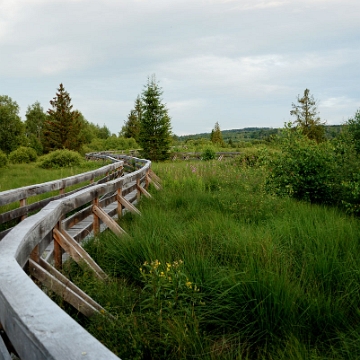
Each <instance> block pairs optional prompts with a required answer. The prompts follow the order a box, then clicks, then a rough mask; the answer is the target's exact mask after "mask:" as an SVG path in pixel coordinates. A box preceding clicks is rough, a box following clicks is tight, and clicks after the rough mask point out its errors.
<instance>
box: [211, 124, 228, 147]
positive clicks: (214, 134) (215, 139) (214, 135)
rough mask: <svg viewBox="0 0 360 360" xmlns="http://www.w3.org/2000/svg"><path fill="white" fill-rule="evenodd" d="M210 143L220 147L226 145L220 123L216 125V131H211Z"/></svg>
mask: <svg viewBox="0 0 360 360" xmlns="http://www.w3.org/2000/svg"><path fill="white" fill-rule="evenodd" d="M210 141H211V142H212V143H214V144H216V145H219V146H224V145H225V144H224V140H223V138H222V134H221V130H220V126H219V123H218V122H216V123H215V126H214V129H213V130H211V135H210Z"/></svg>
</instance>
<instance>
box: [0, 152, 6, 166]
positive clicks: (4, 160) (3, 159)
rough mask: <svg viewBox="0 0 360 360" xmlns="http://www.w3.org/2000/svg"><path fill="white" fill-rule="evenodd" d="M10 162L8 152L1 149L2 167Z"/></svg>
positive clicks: (0, 164) (0, 163)
mask: <svg viewBox="0 0 360 360" xmlns="http://www.w3.org/2000/svg"><path fill="white" fill-rule="evenodd" d="M7 164H8V158H7V156H6V154H5V153H4V152H3V151H1V150H0V168H2V167H5V166H6V165H7Z"/></svg>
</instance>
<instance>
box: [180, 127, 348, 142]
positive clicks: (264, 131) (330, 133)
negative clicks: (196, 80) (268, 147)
mask: <svg viewBox="0 0 360 360" xmlns="http://www.w3.org/2000/svg"><path fill="white" fill-rule="evenodd" d="M341 129H342V125H325V136H326V138H327V139H333V138H335V137H336V136H337V135H338V134H339V133H340V132H341ZM280 131H281V129H280V128H269V127H260V128H259V127H248V128H244V129H232V130H222V131H221V134H222V137H223V140H224V142H225V143H229V142H230V143H238V142H242V141H245V142H247V141H249V142H250V141H253V140H262V141H271V139H272V137H274V136H276V135H277V134H278V133H279V132H280ZM210 135H211V133H201V134H194V135H182V136H176V137H175V138H176V140H178V141H181V142H186V141H188V140H197V139H210Z"/></svg>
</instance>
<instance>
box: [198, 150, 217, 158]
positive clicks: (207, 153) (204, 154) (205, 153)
mask: <svg viewBox="0 0 360 360" xmlns="http://www.w3.org/2000/svg"><path fill="white" fill-rule="evenodd" d="M215 156H216V153H215V151H214V149H211V148H206V149H205V150H204V151H203V152H202V154H201V158H202V159H203V160H213V159H215Z"/></svg>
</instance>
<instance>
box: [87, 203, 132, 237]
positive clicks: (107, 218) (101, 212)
mask: <svg viewBox="0 0 360 360" xmlns="http://www.w3.org/2000/svg"><path fill="white" fill-rule="evenodd" d="M93 212H94V214H95V215H96V216H98V217H99V218H100V219H101V220H102V221H103V222H104V223H105V224H106V225H107V226H108V227H109V229H110V230H111V231H113V232H114V234H116V235H117V236H122V235H127V234H126V231H125V230H124V229H122V228H121V227H120V226H119V224H118V223H117V222H116V221H115V220H114V219H113V218H112V217H110V216H109V215H108V214H107V213H106V212H105V211H104V210H103V209H101V208H99V207H98V206H96V205H94V206H93Z"/></svg>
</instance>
